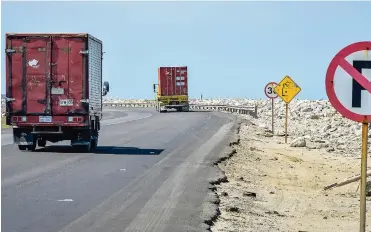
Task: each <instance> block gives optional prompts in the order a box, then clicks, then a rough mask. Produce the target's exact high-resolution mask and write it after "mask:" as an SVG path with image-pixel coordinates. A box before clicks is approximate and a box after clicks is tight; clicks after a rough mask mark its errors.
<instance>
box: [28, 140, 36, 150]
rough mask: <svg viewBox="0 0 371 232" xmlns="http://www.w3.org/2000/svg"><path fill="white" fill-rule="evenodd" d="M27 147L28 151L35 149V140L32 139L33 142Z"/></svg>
mask: <svg viewBox="0 0 371 232" xmlns="http://www.w3.org/2000/svg"><path fill="white" fill-rule="evenodd" d="M27 149H28V150H29V151H35V150H36V141H34V143H33V144H32V145H28V146H27Z"/></svg>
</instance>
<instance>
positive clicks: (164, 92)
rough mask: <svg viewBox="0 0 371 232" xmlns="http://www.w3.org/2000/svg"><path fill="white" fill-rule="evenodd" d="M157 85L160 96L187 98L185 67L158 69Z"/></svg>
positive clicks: (186, 73)
mask: <svg viewBox="0 0 371 232" xmlns="http://www.w3.org/2000/svg"><path fill="white" fill-rule="evenodd" d="M158 84H159V85H158V92H159V95H160V96H179V95H187V96H188V72H187V66H180V67H160V68H158Z"/></svg>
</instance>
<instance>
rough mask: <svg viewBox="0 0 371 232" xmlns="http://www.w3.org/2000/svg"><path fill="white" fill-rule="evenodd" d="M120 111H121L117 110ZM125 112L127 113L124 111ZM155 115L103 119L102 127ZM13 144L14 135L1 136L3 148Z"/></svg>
mask: <svg viewBox="0 0 371 232" xmlns="http://www.w3.org/2000/svg"><path fill="white" fill-rule="evenodd" d="M117 111H119V110H117ZM122 112H125V111H122ZM152 115H153V114H151V113H139V112H128V115H127V116H125V117H119V118H112V119H103V120H102V126H110V125H116V124H121V123H127V122H132V121H137V120H141V119H145V118H149V117H151V116H152ZM9 144H13V134H12V133H9V134H8V133H6V134H5V133H4V134H1V146H5V145H9Z"/></svg>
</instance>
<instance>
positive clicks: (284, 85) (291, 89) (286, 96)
mask: <svg viewBox="0 0 371 232" xmlns="http://www.w3.org/2000/svg"><path fill="white" fill-rule="evenodd" d="M274 91H275V92H276V93H277V95H278V96H279V97H280V98H281V99H282V100H283V101H284V102H285V103H286V110H285V111H286V117H285V143H287V126H288V125H287V124H288V116H289V103H290V102H291V101H292V99H294V97H295V96H296V95H298V93H299V92H300V91H301V88H300V87H299V86H298V85H297V84H296V83H295V82H294V81H293V80H292V79H291V77H289V76H285V77H284V78H283V79H282V80H281V82H280V83H278V85H277V86H276V87H275V88H274Z"/></svg>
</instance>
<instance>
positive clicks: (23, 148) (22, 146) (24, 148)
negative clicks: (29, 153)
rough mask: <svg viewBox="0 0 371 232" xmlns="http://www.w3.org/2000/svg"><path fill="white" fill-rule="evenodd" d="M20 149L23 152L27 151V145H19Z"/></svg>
mask: <svg viewBox="0 0 371 232" xmlns="http://www.w3.org/2000/svg"><path fill="white" fill-rule="evenodd" d="M18 149H19V150H21V151H25V150H26V149H27V146H26V145H18Z"/></svg>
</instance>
